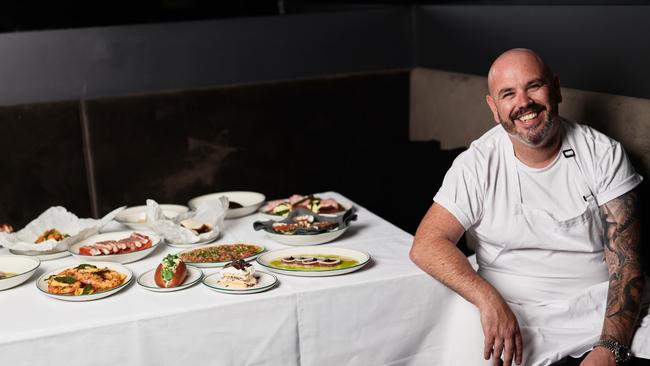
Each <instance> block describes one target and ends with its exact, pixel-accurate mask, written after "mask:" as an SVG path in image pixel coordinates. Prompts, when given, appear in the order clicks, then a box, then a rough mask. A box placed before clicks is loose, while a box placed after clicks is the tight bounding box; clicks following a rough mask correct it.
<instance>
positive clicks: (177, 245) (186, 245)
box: [165, 233, 221, 249]
mask: <svg viewBox="0 0 650 366" xmlns="http://www.w3.org/2000/svg"><path fill="white" fill-rule="evenodd" d="M220 237H221V233H219V235H217V236H215V237H214V238H210V239H208V240H203V241H197V242H196V243H172V242H170V241H169V240H167V239H165V243H167V245H169V246H170V247H174V248H181V249H185V248H194V247H198V246H200V245H205V244H210V243H212V242H213V241H215V240H217V239H219V238H220Z"/></svg>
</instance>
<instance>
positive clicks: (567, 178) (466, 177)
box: [434, 119, 643, 233]
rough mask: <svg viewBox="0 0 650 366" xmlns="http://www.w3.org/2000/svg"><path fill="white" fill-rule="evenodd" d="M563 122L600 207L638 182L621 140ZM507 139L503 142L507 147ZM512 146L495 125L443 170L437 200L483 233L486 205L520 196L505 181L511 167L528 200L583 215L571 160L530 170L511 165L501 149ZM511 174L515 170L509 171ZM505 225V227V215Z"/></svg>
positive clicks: (556, 213)
mask: <svg viewBox="0 0 650 366" xmlns="http://www.w3.org/2000/svg"><path fill="white" fill-rule="evenodd" d="M562 126H563V128H564V130H565V137H564V138H567V139H568V140H569V141H570V142H571V144H572V146H573V147H574V151H575V154H576V156H575V159H576V161H577V163H578V165H579V166H580V169H581V170H582V173H583V175H584V176H585V178H586V179H587V184H588V185H589V188H590V189H591V191H592V192H593V194H594V196H595V199H596V202H597V203H598V205H599V206H602V205H603V204H605V203H607V202H608V201H610V200H612V199H614V198H616V197H618V196H620V195H622V194H625V193H627V192H629V191H630V190H632V189H633V188H634V187H636V186H637V185H638V184H639V183H640V182H641V181H642V179H643V178H642V177H641V176H640V175H639V174H637V173H636V172H635V170H634V168H633V167H632V165H631V163H630V161H629V160H628V158H627V156H626V154H625V151H624V150H623V147H622V146H621V144H620V143H619V142H617V141H615V140H613V139H611V138H609V137H607V136H605V135H603V134H602V133H600V132H598V131H596V130H595V129H593V128H591V127H588V126H584V125H580V124H576V123H573V122H570V121H567V120H564V119H562ZM504 144H505V146H504ZM504 147H505V149H510V150H512V143H511V141H510V138H509V137H508V134H507V133H506V132H505V130H504V129H503V128H502V127H501V126H500V125H497V126H495V127H493V128H492V129H490V130H489V131H488V132H486V133H485V134H484V135H483V136H482V137H480V138H479V139H478V140H476V141H474V142H472V144H471V145H470V147H469V148H468V149H467V150H466V151H464V152H463V153H461V154H460V155H459V156H458V157H457V158H456V160H454V163H453V164H452V166H451V168H450V169H449V171H448V172H447V174H446V175H445V179H444V181H443V183H442V186H441V187H440V189H439V190H438V192H437V194H436V195H435V197H434V201H436V202H437V203H439V204H440V205H442V206H443V207H445V208H446V209H447V210H448V211H449V212H451V213H452V214H453V215H454V216H455V217H456V219H458V221H459V222H460V223H461V225H463V227H464V228H465V230H469V231H478V232H479V233H480V229H481V224H482V219H483V216H484V215H483V214H484V211H485V210H496V211H504V212H505V211H506V210H501V209H500V208H501V206H505V205H508V203H509V200H513V199H519V197H516V196H517V195H516V194H515V193H514V192H512V191H511V188H512V186H511V185H507V184H504V183H505V181H507V180H509V179H510V177H509V175H512V173H513V172H517V173H518V174H519V177H518V178H519V179H520V184H521V192H522V196H523V197H522V200H523V201H524V203H525V204H526V203H527V204H528V205H530V206H532V207H535V208H539V209H542V210H544V211H547V212H548V213H549V214H550V215H551V216H552V217H554V218H556V219H558V220H563V219H566V218H569V217H573V216H576V215H579V214H580V213H581V212H582V211H583V210H584V207H585V205H584V202H582V201H583V199H582V197H581V195H580V193H579V188H578V186H577V185H575V184H573V182H574V180H575V177H574V175H575V174H576V172H575V170H574V169H571V168H570V167H569V164H573V163H572V162H570V161H569V159H567V158H565V157H564V156H563V155H562V153H561V152H560V153H559V154H558V157H557V159H556V160H555V161H554V162H553V163H552V164H550V165H549V166H547V167H546V168H542V169H532V168H529V167H527V166H525V165H524V164H523V163H521V162H519V161H518V160H517V162H518V163H517V164H516V166H509V165H510V164H509V163H508V159H506V157H505V156H504V154H503V153H502V151H503V150H504V149H503V148H504ZM508 173H511V174H508ZM502 219H503V220H504V222H503V226H504V227H505V226H507V220H508V218H507V217H503V218H502Z"/></svg>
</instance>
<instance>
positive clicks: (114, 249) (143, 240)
mask: <svg viewBox="0 0 650 366" xmlns="http://www.w3.org/2000/svg"><path fill="white" fill-rule="evenodd" d="M152 245H153V242H152V241H151V239H150V238H149V237H148V236H146V235H142V234H139V233H133V234H131V236H129V237H128V238H124V239H120V240H105V241H100V242H97V243H95V244H91V245H84V246H82V247H79V254H80V255H92V256H97V255H109V254H124V253H130V252H135V251H138V250H143V249H147V248H151V246H152Z"/></svg>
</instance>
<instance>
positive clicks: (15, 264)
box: [0, 255, 41, 291]
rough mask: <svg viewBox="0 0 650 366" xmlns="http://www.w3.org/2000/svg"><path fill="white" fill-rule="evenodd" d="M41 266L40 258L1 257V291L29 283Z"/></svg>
mask: <svg viewBox="0 0 650 366" xmlns="http://www.w3.org/2000/svg"><path fill="white" fill-rule="evenodd" d="M40 265H41V261H40V260H39V259H38V258H34V257H27V256H20V255H0V291H2V290H6V289H9V288H12V287H15V286H18V285H20V284H21V283H23V282H25V281H27V280H28V279H29V278H30V277H32V275H33V274H34V272H36V269H37V268H38V267H39V266H40Z"/></svg>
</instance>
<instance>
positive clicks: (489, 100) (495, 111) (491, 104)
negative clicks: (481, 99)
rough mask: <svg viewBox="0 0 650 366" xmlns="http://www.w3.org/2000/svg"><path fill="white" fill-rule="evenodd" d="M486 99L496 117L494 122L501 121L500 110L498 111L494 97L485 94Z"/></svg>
mask: <svg viewBox="0 0 650 366" xmlns="http://www.w3.org/2000/svg"><path fill="white" fill-rule="evenodd" d="M485 101H486V102H487V104H488V106H489V107H490V110H491V111H492V116H493V118H494V122H496V123H501V121H500V120H499V112H497V105H496V103H494V98H492V96H491V95H490V94H488V95H486V96H485Z"/></svg>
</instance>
